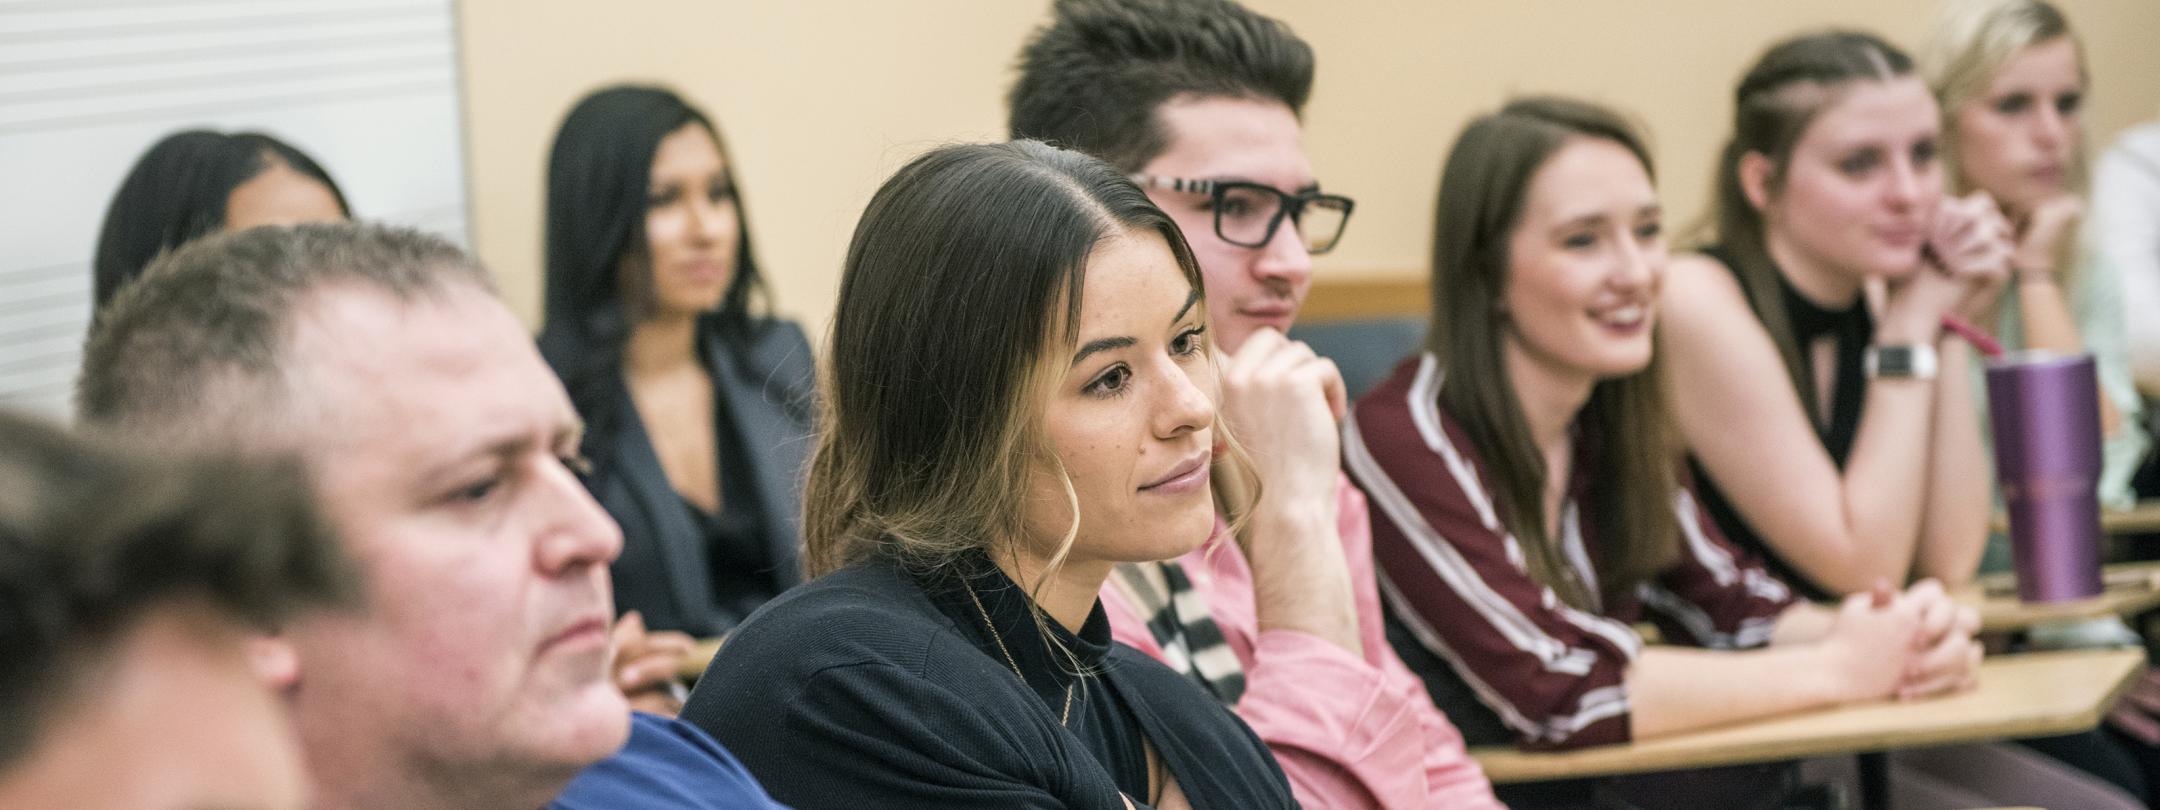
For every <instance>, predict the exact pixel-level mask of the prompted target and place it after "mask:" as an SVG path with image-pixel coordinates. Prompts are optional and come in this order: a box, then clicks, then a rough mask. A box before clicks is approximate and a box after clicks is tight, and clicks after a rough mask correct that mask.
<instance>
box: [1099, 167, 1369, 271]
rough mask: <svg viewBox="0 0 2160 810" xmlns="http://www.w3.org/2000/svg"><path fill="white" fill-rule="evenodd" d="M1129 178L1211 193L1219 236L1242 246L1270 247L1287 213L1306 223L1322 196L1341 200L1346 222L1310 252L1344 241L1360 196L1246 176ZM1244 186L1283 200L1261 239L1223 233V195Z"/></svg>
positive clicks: (1139, 182)
mask: <svg viewBox="0 0 2160 810" xmlns="http://www.w3.org/2000/svg"><path fill="white" fill-rule="evenodd" d="M1126 179H1129V180H1131V181H1133V183H1134V184H1135V185H1138V186H1140V187H1141V188H1159V189H1168V190H1170V191H1180V192H1184V193H1187V194H1206V195H1208V207H1209V209H1210V211H1211V212H1212V213H1213V214H1214V224H1215V236H1216V238H1218V239H1221V240H1223V241H1225V242H1229V243H1230V244H1233V245H1237V246H1238V247H1246V248H1261V247H1266V246H1267V243H1268V242H1269V241H1271V240H1273V239H1274V238H1275V229H1277V228H1280V227H1282V221H1283V219H1284V218H1285V217H1288V218H1290V219H1291V220H1292V221H1293V222H1300V223H1302V222H1303V221H1304V216H1305V206H1307V205H1310V204H1312V203H1313V202H1315V201H1319V200H1326V201H1328V202H1330V203H1338V204H1340V205H1341V206H1342V219H1343V221H1342V225H1341V226H1340V227H1338V228H1336V229H1335V238H1334V239H1332V240H1329V241H1328V243H1327V245H1326V246H1324V247H1320V248H1317V249H1316V248H1312V247H1310V246H1308V247H1307V248H1306V252H1307V253H1310V254H1312V255H1314V256H1318V255H1321V254H1324V253H1326V252H1328V251H1331V250H1334V249H1335V246H1336V245H1340V244H1342V237H1343V232H1344V231H1347V230H1350V214H1351V212H1352V211H1355V210H1356V209H1357V201H1356V200H1353V199H1350V198H1349V197H1345V196H1343V195H1341V194H1322V193H1320V192H1318V191H1305V192H1299V193H1297V194H1290V193H1287V192H1284V191H1283V190H1282V189H1279V188H1276V187H1274V186H1270V185H1267V184H1265V183H1248V182H1245V181H1242V180H1194V179H1190V178H1184V177H1157V176H1155V175H1152V174H1146V173H1136V174H1131V175H1127V176H1126ZM1241 189H1244V190H1251V191H1264V192H1267V193H1269V194H1273V195H1275V197H1276V198H1277V200H1278V201H1279V204H1278V205H1277V206H1276V208H1275V216H1274V217H1272V218H1270V219H1269V220H1268V224H1267V231H1266V233H1264V234H1263V235H1262V236H1261V237H1260V241H1258V242H1245V241H1240V240H1237V239H1232V238H1230V235H1229V234H1226V233H1223V226H1222V216H1223V214H1222V211H1223V205H1222V202H1223V195H1225V194H1228V193H1230V192H1232V191H1237V190H1241ZM1293 227H1294V226H1293Z"/></svg>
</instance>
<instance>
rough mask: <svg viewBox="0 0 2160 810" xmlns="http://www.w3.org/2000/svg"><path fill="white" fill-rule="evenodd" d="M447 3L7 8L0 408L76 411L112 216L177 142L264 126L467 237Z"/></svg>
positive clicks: (117, 3) (412, 220)
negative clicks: (97, 263)
mask: <svg viewBox="0 0 2160 810" xmlns="http://www.w3.org/2000/svg"><path fill="white" fill-rule="evenodd" d="M452 6H453V0H0V407H8V408H11V409H17V410H24V409H27V410H30V411H32V412H38V413H43V414H45V415H47V416H51V417H54V418H62V419H64V418H65V417H66V415H67V413H68V410H69V401H70V399H71V397H72V390H73V387H74V379H75V369H76V366H77V364H78V363H79V358H80V354H81V349H82V338H83V332H84V330H85V329H86V328H87V326H88V324H89V319H90V289H91V287H90V259H91V255H92V253H94V252H95V251H96V248H97V233H98V227H99V225H100V223H101V222H102V221H103V219H104V216H105V207H106V205H107V204H108V203H109V202H110V201H111V199H112V194H113V192H114V190H116V189H118V188H119V186H120V180H121V178H122V177H124V176H125V175H126V174H127V170H128V169H129V168H130V167H131V166H133V165H134V163H135V160H136V158H138V157H140V156H141V155H142V153H143V152H144V151H145V150H147V149H148V148H149V147H150V145H151V144H153V143H155V142H157V140H158V139H159V138H162V137H164V136H165V135H167V134H169V133H171V132H175V131H178V130H182V129H193V128H210V129H217V130H220V131H225V132H235V131H242V130H257V131H262V132H266V133H268V134H271V135H273V136H275V137H277V138H279V139H280V140H283V141H285V142H287V143H290V144H292V145H294V146H296V147H299V149H300V150H301V151H303V152H306V153H308V154H309V155H310V156H312V157H314V158H315V160H316V161H317V162H318V163H320V164H322V166H323V168H324V169H325V170H327V171H329V172H330V176H331V177H333V178H335V179H336V180H337V183H338V185H339V187H340V188H341V189H342V190H343V191H344V192H345V197H346V200H347V201H348V202H349V203H350V204H351V205H352V209H353V213H354V215H355V216H357V217H359V218H361V219H367V220H379V221H389V222H398V223H403V224H409V225H415V226H419V227H423V228H427V229H429V230H432V231H436V232H438V233H441V234H444V235H445V236H448V237H449V238H451V239H454V240H456V241H457V242H458V243H459V244H468V242H467V236H466V227H467V225H466V223H467V212H466V194H465V161H464V155H463V153H462V148H463V147H462V145H463V129H464V128H463V126H462V122H461V119H460V113H459V109H460V107H459V104H458V71H457V37H456V28H455V14H454V9H453V7H452Z"/></svg>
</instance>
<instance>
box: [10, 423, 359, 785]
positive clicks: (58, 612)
mask: <svg viewBox="0 0 2160 810" xmlns="http://www.w3.org/2000/svg"><path fill="white" fill-rule="evenodd" d="M312 503H313V502H312V501H311V500H310V499H309V496H308V492H307V478H306V475H305V473H304V471H303V470H302V469H301V467H300V465H299V464H298V463H297V462H295V461H293V460H291V459H290V458H286V459H283V460H278V461H270V460H265V459H254V460H249V461H240V460H237V459H231V458H207V457H206V458H194V459H183V458H177V457H174V458H155V459H153V458H151V457H148V456H145V455H139V454H138V451H133V450H124V449H122V448H121V447H120V446H119V445H116V444H113V443H111V442H110V441H109V440H95V439H90V438H79V437H73V436H69V435H67V434H65V433H63V432H61V431H60V430H59V429H57V428H54V427H51V426H49V425H45V424H42V423H38V422H33V421H30V420H27V419H23V418H20V417H16V416H11V415H7V414H4V413H0V771H4V770H6V768H7V766H8V765H10V764H12V763H15V762H18V761H20V760H22V759H23V758H25V757H26V756H28V755H29V754H30V753H31V752H33V751H35V750H36V748H37V746H38V741H39V739H40V738H41V737H42V736H44V733H45V732H46V731H47V730H49V729H50V727H51V726H52V725H53V723H55V722H57V721H58V720H59V719H60V718H59V717H57V715H58V714H59V713H60V712H62V711H64V710H65V709H66V707H67V706H68V705H69V704H71V703H72V702H74V701H75V700H77V699H79V698H80V699H94V698H92V697H91V696H89V695H87V694H85V693H84V692H83V691H82V690H84V689H85V688H86V687H88V686H89V685H90V684H94V683H96V680H95V678H94V677H92V674H93V673H94V672H95V671H96V670H97V669H98V668H99V667H100V666H101V665H103V664H104V663H105V661H106V659H107V658H108V657H109V653H110V652H111V651H112V648H113V646H114V645H115V644H116V643H118V641H119V639H120V637H121V636H122V635H124V634H125V633H126V632H127V631H128V630H129V629H131V628H132V627H134V626H135V625H136V623H137V622H138V621H139V620H141V619H143V618H144V617H146V616H147V615H148V614H151V613H153V612H155V611H157V610H159V609H161V608H170V607H179V606H182V605H186V606H189V607H193V606H201V607H206V608H209V609H210V611H211V612H212V613H211V615H222V616H224V617H226V618H227V619H229V620H230V621H232V622H234V623H236V624H240V625H243V626H248V625H252V626H256V627H261V628H266V629H268V628H274V627H275V626H277V625H278V624H279V623H281V622H283V621H284V620H285V619H286V618H287V617H288V616H291V615H293V614H294V613H296V612H297V611H300V610H304V609H310V608H316V607H335V606H350V605H354V604H356V603H357V600H358V599H359V592H358V585H357V583H356V582H355V580H354V579H353V576H354V575H353V573H352V567H351V565H350V563H348V562H347V561H346V560H345V558H343V557H342V556H340V554H339V553H338V551H337V547H336V545H335V543H334V541H333V539H332V536H331V533H330V531H329V529H328V528H326V526H325V524H324V522H323V521H322V519H321V518H320V516H319V515H318V514H317V512H316V510H315V508H314V506H313V505H312Z"/></svg>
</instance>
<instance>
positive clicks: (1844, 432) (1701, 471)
mask: <svg viewBox="0 0 2160 810" xmlns="http://www.w3.org/2000/svg"><path fill="white" fill-rule="evenodd" d="M1703 254H1704V255H1707V256H1709V257H1710V258H1712V259H1716V260H1717V261H1718V263H1719V264H1722V265H1724V266H1725V269H1726V270H1727V271H1730V272H1733V273H1735V274H1737V273H1738V271H1737V270H1735V269H1734V266H1735V263H1734V261H1733V257H1732V253H1731V252H1730V251H1727V250H1725V249H1724V248H1723V247H1709V248H1705V249H1704V250H1703ZM1777 280H1778V292H1779V294H1780V297H1781V298H1783V299H1784V301H1785V317H1786V318H1787V320H1788V321H1789V322H1790V323H1791V324H1792V330H1793V344H1794V345H1795V346H1797V347H1799V351H1800V362H1802V363H1810V364H1811V363H1813V362H1814V357H1815V352H1814V350H1813V348H1812V347H1813V346H1814V345H1815V343H1816V342H1817V341H1819V340H1821V339H1823V338H1825V337H1834V338H1835V339H1836V347H1837V348H1836V351H1835V352H1834V353H1833V354H1832V360H1831V362H1833V363H1836V364H1837V367H1836V369H1835V370H1834V372H1833V374H1832V377H1831V386H1832V387H1831V390H1830V420H1829V421H1828V422H1827V423H1825V422H1821V421H1818V419H1817V414H1819V413H1820V412H1821V409H1820V408H1819V407H1818V406H1817V404H1816V403H1814V402H1803V403H1801V406H1802V408H1803V409H1804V410H1806V411H1807V414H1808V417H1809V418H1808V423H1809V424H1811V425H1813V426H1814V428H1815V437H1816V438H1817V439H1820V440H1821V441H1822V445H1823V449H1824V450H1826V451H1829V453H1830V460H1831V462H1833V463H1835V464H1836V465H1837V468H1838V469H1839V470H1844V469H1845V460H1846V459H1847V458H1848V457H1850V456H1851V455H1852V446H1853V439H1854V437H1855V436H1857V435H1858V434H1859V432H1860V408H1861V406H1862V405H1865V404H1866V399H1867V372H1866V368H1865V366H1864V362H1865V358H1866V355H1867V348H1868V344H1870V343H1872V342H1873V341H1874V340H1875V319H1874V317H1873V316H1872V315H1870V314H1868V308H1867V298H1866V297H1865V296H1862V297H1859V298H1856V299H1854V301H1853V303H1852V306H1849V307H1846V308H1845V309H1842V310H1830V309H1824V308H1823V307H1821V306H1820V305H1817V304H1816V303H1815V302H1813V301H1810V300H1808V299H1807V297H1806V296H1803V295H1801V294H1800V291H1799V290H1795V289H1793V286H1792V283H1791V282H1789V281H1786V280H1785V274H1783V273H1779V274H1777ZM1806 376H1807V378H1808V379H1811V380H1812V379H1817V375H1816V372H1815V370H1814V368H1813V367H1812V366H1810V367H1809V368H1808V369H1807V371H1806ZM1688 470H1689V472H1691V473H1693V474H1694V476H1695V483H1696V490H1697V494H1698V495H1700V496H1701V497H1702V500H1703V506H1704V508H1705V509H1707V510H1708V511H1709V512H1710V516H1711V518H1712V519H1714V520H1716V521H1717V524H1718V529H1719V530H1720V531H1723V532H1724V533H1725V536H1726V537H1727V538H1728V539H1730V540H1732V541H1733V542H1734V543H1735V544H1737V545H1739V546H1740V547H1741V548H1744V549H1747V550H1749V551H1752V552H1755V554H1756V555H1758V556H1760V557H1761V558H1762V559H1763V561H1764V564H1765V566H1766V567H1767V568H1769V569H1770V571H1771V573H1774V574H1776V575H1777V577H1778V579H1780V580H1783V581H1784V582H1785V583H1786V584H1788V585H1791V586H1792V587H1793V589H1794V590H1795V591H1797V592H1798V593H1800V594H1801V595H1803V596H1805V597H1807V598H1809V599H1813V600H1816V601H1823V600H1826V599H1830V598H1832V596H1833V595H1832V594H1830V593H1829V592H1828V591H1825V590H1823V589H1822V588H1820V587H1817V586H1816V585H1815V583H1814V582H1812V581H1810V580H1809V579H1808V578H1807V576H1806V575H1804V574H1802V573H1800V571H1799V570H1798V569H1795V568H1793V567H1792V565H1791V564H1789V563H1787V562H1786V561H1785V558H1784V557H1782V556H1780V555H1779V554H1778V552H1777V550H1776V549H1774V548H1772V547H1770V546H1769V545H1768V544H1767V543H1765V542H1764V541H1763V539H1762V537H1761V536H1760V535H1758V534H1756V533H1755V529H1754V528H1753V527H1751V526H1749V525H1748V523H1747V519H1746V518H1743V517H1741V516H1740V510H1739V509H1737V508H1735V507H1734V506H1733V504H1732V501H1730V500H1728V499H1726V497H1725V492H1724V491H1723V490H1722V489H1720V488H1718V485H1717V479H1716V478H1715V477H1713V476H1711V475H1710V471H1709V470H1707V469H1705V468H1704V467H1703V466H1702V463H1701V462H1700V461H1699V460H1697V459H1696V458H1695V457H1694V456H1693V455H1689V456H1688Z"/></svg>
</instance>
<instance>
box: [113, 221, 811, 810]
mask: <svg viewBox="0 0 2160 810" xmlns="http://www.w3.org/2000/svg"><path fill="white" fill-rule="evenodd" d="M77 407H78V410H79V412H80V416H81V417H82V419H83V421H84V422H85V423H88V424H92V425H101V426H106V427H109V428H111V429H114V430H117V431H120V432H124V433H127V434H130V435H132V436H135V437H138V438H142V439H147V440H152V441H167V442H174V443H181V444H188V445H197V446H203V445H207V446H217V447H226V448H241V449H248V450H254V451H266V452H292V453H296V454H297V455H298V456H299V457H300V459H301V460H302V461H303V463H304V464H305V465H306V468H307V471H308V473H309V475H310V477H311V478H312V483H313V485H314V488H315V491H316V493H317V494H318V496H319V497H320V499H321V501H322V504H323V509H324V512H325V514H326V515H327V517H328V519H329V521H330V523H331V525H333V526H334V527H336V528H337V530H338V531H339V533H340V535H341V538H342V540H343V541H344V543H345V544H346V548H347V551H348V552H349V553H350V554H351V555H352V556H353V557H354V558H355V559H357V560H358V561H359V563H360V568H361V569H362V571H363V573H364V575H365V579H366V587H365V595H366V602H367V605H366V610H364V611H360V612H356V613H352V614H349V615H325V616H309V617H303V618H302V619H300V620H297V621H294V622H293V623H291V624H290V625H288V626H286V627H284V628H282V631H281V633H280V638H281V639H282V640H283V641H284V642H286V643H289V644H290V645H291V647H292V648H293V651H294V653H295V657H296V660H297V662H298V665H297V667H296V670H295V673H294V676H293V678H292V681H291V683H290V684H288V685H287V694H288V697H289V703H290V706H291V710H292V712H293V715H294V721H295V726H296V727H297V728H298V730H299V732H300V737H301V741H302V746H303V748H304V750H305V752H306V755H307V760H308V764H309V768H310V776H311V778H312V781H313V783H314V785H313V786H314V790H315V793H316V796H317V800H318V806H321V807H400V808H428V807H444V808H449V807H458V808H470V807H502V808H513V807H514V808H532V807H538V806H541V805H544V804H547V803H549V802H551V801H554V800H555V799H556V798H557V796H558V794H561V793H562V792H563V790H564V788H565V786H566V785H567V784H569V783H570V782H571V780H572V778H573V777H576V776H578V774H579V772H580V771H582V770H585V769H586V768H587V766H590V765H593V764H594V763H595V762H598V761H600V760H603V759H606V758H609V757H610V755H611V754H616V752H617V751H618V750H622V752H623V753H621V754H618V755H617V756H616V757H615V758H614V759H613V760H610V762H609V765H608V766H607V767H612V768H616V769H617V770H618V771H620V769H621V768H623V767H629V768H632V769H635V768H637V767H641V766H638V765H636V764H635V762H638V761H647V762H652V763H657V764H656V765H655V766H654V767H671V768H678V769H681V770H683V773H682V774H673V775H671V776H672V777H673V778H672V779H669V778H662V779H653V780H650V781H651V782H652V783H653V784H663V785H664V784H676V783H680V782H696V783H698V787H699V789H700V790H701V791H703V792H704V795H702V796H700V797H699V803H698V804H697V805H695V806H739V807H764V806H769V800H766V799H765V798H764V796H763V793H762V792H761V791H759V790H758V789H757V788H756V787H755V785H754V783H751V782H750V780H749V779H748V777H747V775H745V774H743V773H742V772H741V770H740V766H738V765H735V763H734V762H733V760H732V759H729V758H727V757H726V755H725V753H724V752H720V751H719V749H718V748H717V746H712V747H711V748H710V750H709V751H707V750H692V751H689V752H688V753H685V752H684V750H685V749H684V744H685V743H686V742H687V743H688V744H689V747H690V748H696V747H697V746H696V745H695V743H696V742H697V741H696V740H695V739H694V738H688V737H683V736H682V735H681V730H680V729H678V728H676V726H678V725H679V724H675V723H674V721H672V720H663V719H659V718H652V717H650V716H646V715H640V716H638V717H637V720H636V732H637V733H636V734H631V726H632V716H631V713H630V711H629V707H628V705H627V704H626V703H625V700H624V696H623V694H622V692H621V691H620V690H619V689H617V687H616V685H615V684H614V683H613V682H612V681H611V680H610V678H609V655H610V651H609V623H610V621H611V619H612V618H613V612H614V611H613V601H612V598H611V595H610V593H609V581H608V574H607V566H608V564H609V562H610V561H612V560H613V559H614V558H615V555H616V554H617V553H619V552H620V551H621V547H622V536H621V533H620V531H619V530H618V529H617V528H616V526H615V524H614V523H613V522H612V521H611V520H609V518H608V516H607V515H606V513H604V512H603V511H601V509H600V508H599V506H598V505H597V504H595V503H594V502H593V501H592V499H591V498H590V497H589V496H588V495H586V493H585V489H584V487H583V486H582V485H580V483H579V482H578V480H577V476H576V474H575V473H574V472H573V471H572V470H573V468H574V467H576V466H577V464H578V461H577V458H576V454H577V447H578V438H579V433H580V430H581V427H580V425H579V424H578V420H577V417H576V415H575V414H574V413H573V412H572V410H571V408H570V402H569V400H568V399H567V398H566V397H565V396H564V394H563V390H562V386H561V385H560V384H559V383H558V382H557V381H556V380H555V377H554V376H553V375H552V374H551V373H550V372H549V371H548V369H547V366H546V365H544V364H543V363H542V362H541V360H540V356H539V354H538V352H537V351H536V350H535V349H534V348H533V344H532V341H531V338H530V337H529V336H528V335H527V333H526V331H525V328H524V326H523V325H522V324H520V323H519V322H518V320H517V319H516V318H515V317H514V316H512V315H511V313H510V312H509V310H508V309H506V308H504V307H503V305H502V303H501V302H500V301H498V300H497V299H496V297H495V295H494V292H493V288H492V285H491V284H490V282H489V281H488V278H487V275H486V273H485V271H483V270H482V269H481V268H480V267H479V266H478V265H477V264H476V263H474V262H473V261H472V260H471V259H470V258H468V257H467V256H466V255H465V254H464V253H463V252H462V251H460V250H458V249H457V248H456V247H454V246H451V245H449V244H448V243H445V242H443V241H441V240H439V239H436V238H434V237H431V236H427V235H424V234H421V233H419V232H416V231H411V230H403V229H396V228H387V227H380V226H369V225H349V224H336V225H305V226H299V227H295V228H259V229H254V230H249V231H243V232H240V233H233V234H223V235H218V236H213V237H209V238H207V239H204V240H202V241H198V242H195V243H192V244H190V245H188V246H186V247H183V248H181V249H180V250H178V251H176V252H175V253H173V254H171V255H169V256H167V257H166V258H164V259H161V260H159V262H158V263H157V264H156V265H154V266H153V267H152V268H150V269H149V270H148V271H146V272H145V274H144V276H143V277H142V278H141V279H140V280H138V281H137V282H135V283H133V284H131V285H129V286H128V287H127V288H126V289H125V290H123V291H122V293H121V294H120V295H119V296H118V297H116V298H115V299H114V300H113V301H112V302H111V303H110V304H108V306H107V308H106V309H104V310H103V311H102V312H101V313H100V314H99V317H98V322H97V323H96V325H95V326H94V327H93V328H92V334H91V336H90V340H89V343H88V346H87V348H86V351H85V353H84V364H83V373H82V378H81V380H80V383H79V389H78V392H77ZM626 736H628V737H629V738H630V746H629V748H627V749H625V748H624V742H625V738H626ZM706 742H709V741H706ZM655 747H657V750H659V751H660V753H658V754H653V751H654V750H656V749H655ZM641 755H651V758H650V759H648V760H638V759H637V758H638V757H639V756H641ZM643 775H644V776H646V777H651V776H653V774H650V773H646V774H643ZM613 798H614V799H615V800H617V801H618V806H623V804H622V803H628V806H636V805H639V804H646V805H650V806H660V805H662V804H663V803H664V802H662V801H661V799H662V797H658V796H655V795H650V792H649V791H648V792H647V793H646V794H642V795H633V794H630V793H623V794H620V795H615V796H614V797H613ZM715 803H719V804H715Z"/></svg>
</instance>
